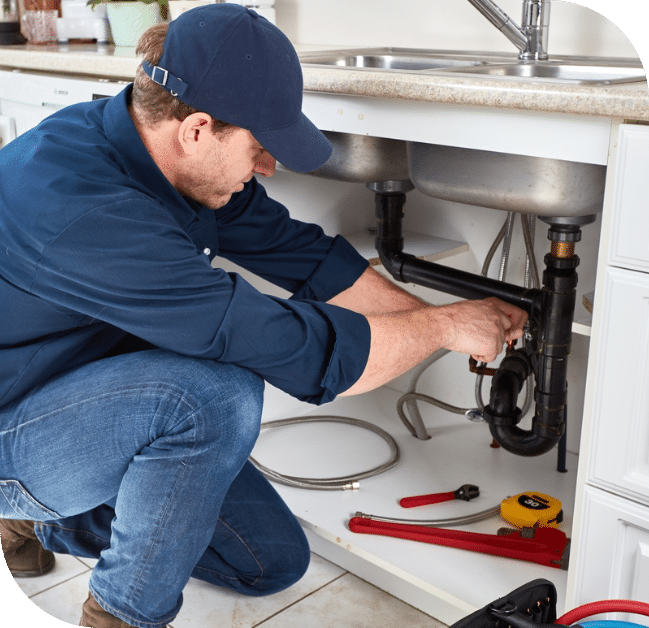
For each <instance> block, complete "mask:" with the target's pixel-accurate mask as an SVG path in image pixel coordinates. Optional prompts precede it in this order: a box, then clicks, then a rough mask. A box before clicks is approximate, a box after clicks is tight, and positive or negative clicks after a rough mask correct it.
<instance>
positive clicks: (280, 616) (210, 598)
mask: <svg viewBox="0 0 649 628" xmlns="http://www.w3.org/2000/svg"><path fill="white" fill-rule="evenodd" d="M93 564H94V561H92V560H87V559H78V558H74V557H72V556H62V555H58V556H57V564H56V567H55V568H54V570H53V571H52V572H51V573H49V574H47V575H46V576H42V577H40V578H32V579H23V578H21V579H18V580H16V583H17V584H18V586H19V587H20V589H21V590H22V592H23V593H24V594H25V595H26V596H27V597H29V598H30V599H31V600H32V601H33V602H34V603H35V604H36V605H37V606H38V607H39V608H41V609H42V610H44V611H45V612H47V613H48V614H50V615H52V616H54V617H56V618H57V619H59V620H62V621H63V622H66V623H67V624H71V625H77V624H78V622H79V617H80V614H81V610H80V609H81V605H82V604H83V602H84V600H85V599H86V596H87V595H88V580H89V578H90V574H91V570H92V565H93ZM3 567H4V565H3ZM4 568H5V569H6V567H4ZM184 599H185V602H184V605H183V608H182V609H181V611H180V613H179V614H178V616H177V617H176V619H175V620H174V621H173V622H172V625H171V626H172V627H173V628H256V627H260V628H262V627H263V628H304V626H309V628H370V627H371V628H393V627H394V628H444V624H441V623H440V622H438V621H436V620H435V619H433V618H431V617H429V616H428V615H425V614H424V613H422V612H420V611H418V610H416V609H414V608H412V607H411V606H409V605H407V604H405V603H404V602H402V601H400V600H398V599H396V598H394V597H392V596H390V595H388V594H386V593H384V592H383V591H381V590H379V589H377V588H375V587H373V586H372V585H369V584H368V583H366V582H364V581H363V580H360V579H359V578H357V577H356V576H354V575H353V574H351V573H349V572H347V571H345V570H343V569H341V568H339V567H337V566H336V565H334V564H332V563H330V562H328V561H326V560H324V559H323V558H320V557H319V556H316V555H315V554H314V555H313V557H312V562H311V566H310V567H309V570H308V572H307V574H306V575H305V577H304V578H302V580H301V581H300V582H298V583H297V584H296V585H294V586H293V587H291V588H290V589H288V590H286V591H283V592H282V593H278V594H276V595H271V596H269V597H264V598H247V597H244V596H240V595H237V594H234V593H230V592H228V591H223V590H220V589H217V588H215V587H212V586H210V585H207V584H205V583H203V582H200V581H197V580H191V581H190V582H189V584H188V585H187V587H186V588H185V592H184ZM5 605H6V602H5ZM6 610H7V609H6V606H5V608H4V609H3V614H4V612H6ZM57 624H58V625H59V626H61V628H64V626H65V624H62V623H59V622H57ZM18 625H20V626H21V628H25V624H24V623H21V624H16V626H18ZM47 625H48V627H49V623H48V624H47ZM11 628H13V624H12V626H11ZM30 628H31V626H30Z"/></svg>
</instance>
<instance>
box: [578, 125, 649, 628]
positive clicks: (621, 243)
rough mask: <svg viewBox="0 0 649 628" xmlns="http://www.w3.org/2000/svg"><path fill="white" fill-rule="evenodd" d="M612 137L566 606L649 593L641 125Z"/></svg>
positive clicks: (646, 182)
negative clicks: (610, 169) (574, 534)
mask: <svg viewBox="0 0 649 628" xmlns="http://www.w3.org/2000/svg"><path fill="white" fill-rule="evenodd" d="M613 139H614V140H615V134H614V138H613ZM617 140H618V141H617V150H615V146H616V145H615V141H613V142H612V149H613V151H612V163H613V164H614V166H613V170H612V171H611V172H609V183H610V182H611V181H613V182H614V183H613V187H612V190H611V192H610V193H609V192H608V191H607V198H606V200H605V212H607V223H606V224H605V225H603V228H602V244H601V250H600V263H599V269H598V287H597V292H596V297H595V298H596V308H598V309H596V312H595V316H594V318H593V332H592V343H591V355H590V357H589V370H588V382H587V388H586V410H585V415H584V431H583V440H582V444H581V455H582V459H583V458H584V457H587V461H586V464H585V465H584V466H583V468H582V469H581V471H580V478H579V481H578V485H577V505H578V511H577V512H576V513H575V519H576V523H577V525H576V530H577V531H578V533H577V534H576V539H575V547H573V553H572V557H571V561H572V573H571V581H570V583H569V595H568V606H577V605H580V604H584V603H588V602H593V601H597V600H602V599H612V598H624V599H635V600H640V601H645V602H646V601H649V386H648V385H647V382H648V377H649V240H648V238H647V233H648V232H649V211H648V209H649V207H648V205H649V177H648V176H647V164H649V126H643V125H635V124H622V125H620V127H619V133H618V135H617ZM607 189H609V188H607ZM606 234H608V237H606ZM582 464H583V460H582ZM629 619H630V620H631V621H634V622H638V621H639V620H638V618H637V617H631V618H629ZM640 623H644V624H647V623H649V622H647V618H643V620H640Z"/></svg>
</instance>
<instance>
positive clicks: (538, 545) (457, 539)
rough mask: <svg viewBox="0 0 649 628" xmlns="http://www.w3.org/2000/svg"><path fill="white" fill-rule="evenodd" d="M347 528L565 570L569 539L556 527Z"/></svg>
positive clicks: (361, 523)
mask: <svg viewBox="0 0 649 628" xmlns="http://www.w3.org/2000/svg"><path fill="white" fill-rule="evenodd" d="M349 529H350V530H351V531H352V532H357V533H359V534H375V535H379V536H389V537H394V538H399V539H408V540H411V541H419V542H420V543H430V544H432V545H444V546H446V547H455V548H457V549H464V550H469V551H472V552H478V553H481V554H491V555H493V556H503V557H505V558H516V559H518V560H525V561H528V562H533V563H538V564H539V565H545V566H547V567H554V568H556V569H567V559H568V548H569V539H568V538H567V537H566V535H565V533H563V532H562V531H561V530H557V529H556V528H546V527H539V528H523V529H522V530H507V531H506V532H505V533H504V534H502V535H500V534H498V535H495V534H481V533H477V532H465V531H463V530H449V529H444V528H432V527H427V526H420V525H412V524H405V523H388V522H385V521H376V520H374V519H367V518H365V517H352V518H351V519H350V520H349Z"/></svg>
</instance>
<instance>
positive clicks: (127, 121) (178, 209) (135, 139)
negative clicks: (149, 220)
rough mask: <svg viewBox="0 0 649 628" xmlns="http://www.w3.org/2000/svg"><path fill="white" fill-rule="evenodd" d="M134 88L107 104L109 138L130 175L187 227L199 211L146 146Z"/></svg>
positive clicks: (105, 115) (106, 121) (131, 87)
mask: <svg viewBox="0 0 649 628" xmlns="http://www.w3.org/2000/svg"><path fill="white" fill-rule="evenodd" d="M132 91H133V85H132V84H131V85H128V86H127V87H126V88H125V89H123V90H122V91H121V92H120V93H119V94H117V95H116V96H114V97H113V98H111V99H110V100H109V101H108V102H107V103H106V107H105V109H104V130H105V132H106V138H107V139H108V140H109V141H110V143H111V144H112V145H113V146H114V147H115V148H116V149H117V151H118V152H119V154H120V156H121V157H122V159H123V161H124V166H125V168H126V170H127V173H128V175H129V176H130V177H132V178H133V179H134V180H135V181H137V182H138V183H140V184H141V185H143V186H145V187H146V188H147V189H148V190H150V191H151V193H152V194H153V195H155V196H157V197H158V198H159V199H160V202H161V203H162V204H163V205H164V206H165V207H167V208H168V209H169V210H171V211H172V212H173V213H174V215H175V216H176V219H177V220H178V222H179V223H180V225H181V226H183V227H186V226H188V225H189V224H190V223H192V222H194V221H195V220H196V218H197V217H196V210H195V209H194V208H192V206H191V205H190V203H189V202H188V201H187V200H186V199H185V198H184V197H183V196H182V195H181V194H180V193H179V192H178V191H177V190H176V189H175V188H174V187H173V185H171V183H170V182H169V180H168V179H167V178H166V177H165V176H164V174H162V171H161V170H160V168H158V166H157V164H156V163H155V161H154V160H153V158H152V157H151V155H150V154H149V152H148V151H147V149H146V147H145V146H144V142H142V138H141V137H140V134H139V133H138V132H137V129H136V127H135V124H134V123H133V120H132V119H131V115H130V113H129V110H128V105H129V103H130V101H131V93H132Z"/></svg>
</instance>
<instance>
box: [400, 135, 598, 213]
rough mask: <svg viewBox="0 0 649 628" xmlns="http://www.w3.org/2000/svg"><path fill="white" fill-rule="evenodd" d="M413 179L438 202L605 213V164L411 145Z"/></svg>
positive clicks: (511, 209)
mask: <svg viewBox="0 0 649 628" xmlns="http://www.w3.org/2000/svg"><path fill="white" fill-rule="evenodd" d="M407 152H408V163H409V172H410V179H411V181H412V183H413V184H414V185H415V187H416V188H417V189H418V190H420V191H421V192H423V193H424V194H427V195H429V196H433V197H435V198H440V199H444V200H448V201H455V202H458V203H464V204H466V205H477V206H479V207H490V208H492V209H502V210H506V211H515V212H521V213H524V214H536V215H539V216H547V217H550V216H555V217H576V216H585V215H589V214H595V213H599V212H601V211H602V204H603V200H604V179H605V176H606V166H601V165H596V164H585V163H577V162H571V161H563V160H559V159H546V158H540V157H524V156H521V155H510V154H505V153H496V152H491V151H482V150H474V149H466V148H454V147H450V146H437V145H433V144H423V143H418V142H408V148H407Z"/></svg>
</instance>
